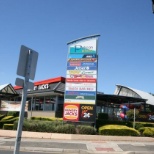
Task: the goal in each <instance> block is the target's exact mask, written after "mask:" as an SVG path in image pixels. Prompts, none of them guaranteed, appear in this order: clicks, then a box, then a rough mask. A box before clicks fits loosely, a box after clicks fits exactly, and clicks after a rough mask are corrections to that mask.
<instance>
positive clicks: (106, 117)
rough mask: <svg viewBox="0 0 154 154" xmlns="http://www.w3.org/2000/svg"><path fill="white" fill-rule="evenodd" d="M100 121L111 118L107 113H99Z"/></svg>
mask: <svg viewBox="0 0 154 154" xmlns="http://www.w3.org/2000/svg"><path fill="white" fill-rule="evenodd" d="M98 119H100V120H103V119H104V120H108V119H109V116H108V114H107V113H98Z"/></svg>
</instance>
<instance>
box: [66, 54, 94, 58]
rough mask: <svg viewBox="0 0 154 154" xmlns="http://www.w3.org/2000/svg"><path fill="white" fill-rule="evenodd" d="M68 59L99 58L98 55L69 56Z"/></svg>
mask: <svg viewBox="0 0 154 154" xmlns="http://www.w3.org/2000/svg"><path fill="white" fill-rule="evenodd" d="M68 58H97V55H96V54H69V55H68Z"/></svg>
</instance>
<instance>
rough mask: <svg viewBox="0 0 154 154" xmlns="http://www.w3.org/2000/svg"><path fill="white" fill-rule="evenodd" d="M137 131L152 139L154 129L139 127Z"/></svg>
mask: <svg viewBox="0 0 154 154" xmlns="http://www.w3.org/2000/svg"><path fill="white" fill-rule="evenodd" d="M139 131H140V133H141V135H143V136H150V137H154V128H152V127H141V128H140V129H139Z"/></svg>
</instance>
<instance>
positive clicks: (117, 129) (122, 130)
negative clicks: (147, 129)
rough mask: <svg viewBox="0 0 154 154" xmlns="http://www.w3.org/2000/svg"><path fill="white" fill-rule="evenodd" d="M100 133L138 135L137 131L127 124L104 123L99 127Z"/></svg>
mask: <svg viewBox="0 0 154 154" xmlns="http://www.w3.org/2000/svg"><path fill="white" fill-rule="evenodd" d="M99 134H100V135H114V136H139V135H140V133H139V131H137V130H135V129H133V128H129V127H127V126H119V125H106V126H102V127H100V128H99Z"/></svg>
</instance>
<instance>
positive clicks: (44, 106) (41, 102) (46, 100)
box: [29, 96, 56, 111]
mask: <svg viewBox="0 0 154 154" xmlns="http://www.w3.org/2000/svg"><path fill="white" fill-rule="evenodd" d="M55 104H56V97H55V96H47V97H37V98H33V99H31V101H30V106H31V105H32V108H31V107H29V110H33V111H54V110H55Z"/></svg>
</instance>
